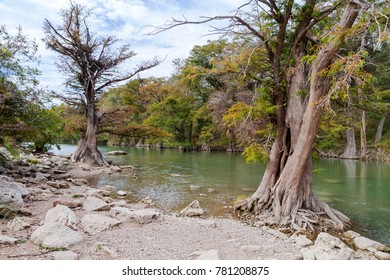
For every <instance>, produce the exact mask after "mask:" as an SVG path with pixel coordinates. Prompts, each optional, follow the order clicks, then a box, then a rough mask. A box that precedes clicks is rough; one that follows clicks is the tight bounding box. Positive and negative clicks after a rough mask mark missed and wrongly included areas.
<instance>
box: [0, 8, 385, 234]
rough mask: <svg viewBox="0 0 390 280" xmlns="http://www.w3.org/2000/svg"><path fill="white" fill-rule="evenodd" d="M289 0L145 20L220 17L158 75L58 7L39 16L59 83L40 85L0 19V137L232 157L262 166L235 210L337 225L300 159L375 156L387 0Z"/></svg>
mask: <svg viewBox="0 0 390 280" xmlns="http://www.w3.org/2000/svg"><path fill="white" fill-rule="evenodd" d="M303 2H304V3H300V2H298V1H273V0H270V1H249V2H248V3H247V4H246V5H244V6H242V7H238V9H237V11H236V13H235V14H233V15H229V16H218V15H216V16H215V17H210V18H206V19H201V20H200V21H196V22H191V21H188V20H187V19H185V18H184V19H183V20H177V19H173V20H172V21H171V22H167V23H166V25H163V26H160V27H156V28H155V30H154V31H152V32H151V34H150V36H153V34H157V33H163V32H165V31H167V30H174V29H175V28H177V27H178V26H181V25H190V24H205V23H208V22H215V21H223V20H225V21H226V22H227V23H226V26H225V27H223V28H220V29H217V30H215V32H219V33H220V34H223V35H224V36H221V38H220V39H218V40H210V41H208V43H207V44H205V45H196V46H194V47H193V48H192V50H191V52H190V54H189V55H188V57H187V58H185V59H176V60H174V61H173V64H174V67H175V72H174V74H172V76H170V77H148V78H144V77H141V75H140V73H141V72H142V73H143V74H145V73H147V70H148V69H151V68H154V67H158V66H159V64H160V62H161V60H160V59H157V58H154V59H153V58H151V60H150V61H148V62H145V63H144V64H143V65H140V66H138V68H136V69H134V70H133V71H131V72H126V71H122V70H121V65H122V64H123V62H125V61H128V60H131V58H132V57H133V56H134V55H135V54H134V52H132V51H131V49H130V46H129V45H127V44H125V45H120V44H119V41H118V40H117V38H116V37H115V36H114V35H115V34H112V35H111V34H109V35H107V36H106V37H98V36H95V34H94V33H93V32H91V31H90V28H89V26H88V21H87V20H88V17H89V16H90V14H89V11H87V10H86V9H85V7H83V6H81V5H78V4H74V3H72V2H71V3H70V7H69V9H67V10H64V11H62V12H61V13H60V14H59V17H60V19H61V22H62V24H61V25H59V26H55V25H54V24H52V22H51V21H50V20H48V19H46V20H45V21H44V23H43V27H44V32H45V38H44V39H43V40H44V42H45V44H46V46H47V48H48V49H50V50H52V51H53V52H55V53H57V55H58V57H59V62H57V66H58V70H59V71H60V72H61V73H63V74H64V77H65V78H66V80H65V85H66V86H67V90H66V91H64V92H48V91H47V90H45V89H43V88H42V87H41V86H40V84H39V82H38V80H39V78H38V77H39V75H40V73H39V71H38V68H37V67H35V66H34V63H37V61H38V57H36V55H35V53H36V50H37V44H36V42H35V41H34V40H30V39H28V37H27V36H26V35H25V34H23V30H22V27H20V28H19V29H18V31H17V33H16V35H13V34H14V33H12V34H11V33H9V30H7V27H6V26H1V29H0V51H1V55H0V144H1V145H2V146H5V147H7V148H8V149H10V150H11V151H13V150H14V147H16V146H17V144H20V143H28V144H29V145H32V147H33V149H35V151H36V152H43V151H48V150H49V147H50V145H56V144H60V143H74V144H76V143H78V149H77V151H76V152H75V154H74V155H73V160H75V161H81V160H85V159H88V160H91V162H94V163H96V164H98V165H105V164H107V162H106V160H105V159H104V158H103V156H102V154H101V153H100V151H99V150H98V149H97V145H115V146H135V147H154V148H158V149H162V148H177V149H181V150H198V151H227V152H239V153H241V154H242V156H243V157H245V159H246V160H247V161H248V162H257V161H263V162H268V165H267V169H266V172H265V175H264V177H263V181H262V183H261V184H260V187H259V191H258V192H256V193H255V194H254V196H252V198H250V199H249V200H246V201H245V202H243V203H242V204H241V205H239V206H237V209H240V210H242V211H255V212H257V211H261V210H267V209H268V210H270V211H271V212H274V213H275V215H276V217H277V218H278V220H281V221H282V220H283V219H282V218H283V217H289V218H288V221H287V222H286V221H285V220H283V223H287V224H295V223H298V224H299V225H302V224H305V219H304V216H305V215H304V214H303V213H300V216H302V217H303V218H302V219H299V218H297V217H296V215H295V214H297V211H298V209H301V208H304V209H309V210H313V211H314V212H326V214H327V215H328V216H329V217H330V219H331V220H332V222H333V223H334V224H335V227H342V226H343V225H344V224H346V223H348V221H347V218H346V217H344V216H343V215H342V214H341V213H337V212H335V211H332V210H333V209H332V210H331V209H330V208H329V207H328V206H327V205H326V204H324V203H321V202H319V201H318V200H317V199H316V198H314V196H312V194H311V185H312V183H311V174H312V170H311V159H312V157H335V158H346V159H362V160H369V159H375V160H381V161H389V154H390V122H389V118H390V116H389V112H390V80H389V79H390V41H389V36H388V35H389V34H388V14H389V13H390V10H389V6H388V3H387V1H315V0H306V1H303ZM14 151H15V152H17V151H16V150H14ZM291 175H293V176H291ZM298 186H299V187H298ZM291 213H293V214H291ZM294 213H295V214H294ZM298 216H299V215H298ZM315 218H318V217H317V216H316V217H315Z"/></svg>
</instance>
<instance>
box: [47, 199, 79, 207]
mask: <svg viewBox="0 0 390 280" xmlns="http://www.w3.org/2000/svg"><path fill="white" fill-rule="evenodd" d="M83 203H84V200H83V199H82V198H75V199H71V198H69V199H65V198H60V199H57V200H55V201H53V207H56V206H57V205H64V206H67V207H69V208H77V207H81V206H82V205H83Z"/></svg>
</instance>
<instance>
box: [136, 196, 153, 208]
mask: <svg viewBox="0 0 390 280" xmlns="http://www.w3.org/2000/svg"><path fill="white" fill-rule="evenodd" d="M139 202H140V203H143V204H146V205H149V206H154V205H155V204H154V202H153V200H152V199H151V198H150V197H149V196H147V197H144V198H142V199H141V200H140V201H139Z"/></svg>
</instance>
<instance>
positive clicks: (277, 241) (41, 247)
mask: <svg viewBox="0 0 390 280" xmlns="http://www.w3.org/2000/svg"><path fill="white" fill-rule="evenodd" d="M117 172H132V171H131V167H130V166H126V167H122V168H121V167H118V166H111V167H106V168H97V167H90V166H88V165H84V164H74V163H71V162H70V161H69V159H67V158H65V157H60V156H50V155H39V156H37V155H22V156H21V159H20V160H13V161H7V162H6V163H5V164H4V166H3V167H2V169H1V174H3V175H2V176H1V178H0V181H1V184H2V185H1V188H2V189H6V188H8V194H10V193H12V194H13V195H11V196H10V195H9V196H7V198H8V202H5V196H4V194H5V193H7V192H6V191H4V190H3V200H2V201H1V202H0V208H2V210H1V214H2V216H3V219H2V220H1V223H0V259H69V258H70V259H297V260H298V259H390V255H389V254H388V248H387V247H385V246H383V245H381V244H380V243H377V242H375V241H372V240H369V239H366V238H364V237H361V236H359V235H358V234H357V233H354V232H351V231H350V232H347V233H345V234H344V236H341V235H340V236H339V237H334V236H331V235H329V234H327V233H321V234H320V235H319V236H318V237H317V239H316V240H315V241H314V243H313V241H311V240H309V239H307V238H306V237H305V235H304V234H300V235H299V234H298V233H294V234H292V235H287V234H284V233H283V232H282V231H277V230H274V229H271V228H269V227H266V226H260V225H259V227H253V226H248V225H246V224H244V223H241V222H240V221H238V220H234V219H222V218H213V217H208V218H204V217H185V216H181V215H180V213H172V212H170V213H164V212H163V211H161V210H160V209H156V208H155V206H153V202H152V201H150V199H148V198H144V199H142V200H141V201H138V202H136V203H130V202H129V200H128V197H127V196H126V195H124V193H120V194H121V195H122V196H119V195H118V193H117V190H116V188H115V186H102V187H100V188H96V187H95V186H93V185H90V184H89V183H88V180H86V179H88V178H89V177H91V176H99V174H114V173H117ZM10 189H12V191H11V192H10V191H9V190H10ZM17 194H19V195H17ZM12 197H13V198H12ZM11 198H12V199H11ZM347 244H348V245H347ZM352 248H353V249H352ZM358 248H360V249H358Z"/></svg>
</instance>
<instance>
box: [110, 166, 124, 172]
mask: <svg viewBox="0 0 390 280" xmlns="http://www.w3.org/2000/svg"><path fill="white" fill-rule="evenodd" d="M110 170H111V171H112V172H122V169H121V168H120V167H118V166H115V165H111V167H110Z"/></svg>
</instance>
